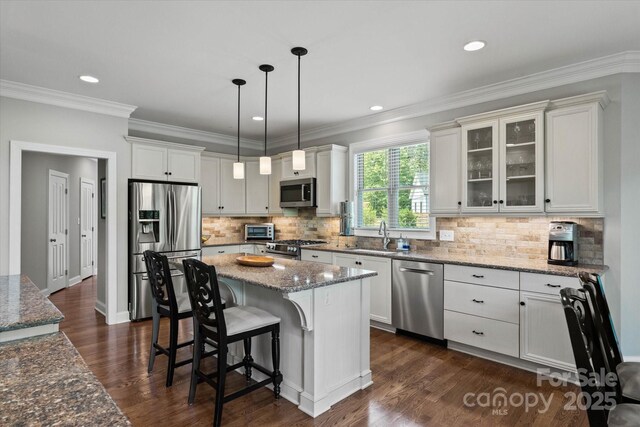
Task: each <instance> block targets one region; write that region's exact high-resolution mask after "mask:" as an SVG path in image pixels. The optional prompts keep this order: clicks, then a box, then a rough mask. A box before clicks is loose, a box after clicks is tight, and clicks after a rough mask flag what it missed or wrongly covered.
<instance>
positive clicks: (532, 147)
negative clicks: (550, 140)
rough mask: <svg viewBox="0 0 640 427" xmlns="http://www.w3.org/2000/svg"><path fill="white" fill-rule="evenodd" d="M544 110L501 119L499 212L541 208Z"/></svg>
mask: <svg viewBox="0 0 640 427" xmlns="http://www.w3.org/2000/svg"><path fill="white" fill-rule="evenodd" d="M543 117H544V113H543V111H538V112H534V113H527V114H519V115H514V116H509V117H503V118H501V119H500V128H499V132H500V197H499V199H498V204H499V206H500V212H542V211H543V210H544V200H543V196H544V188H543V187H544V177H543V172H544V164H543V162H544V148H543V147H544V136H543V129H544V127H543Z"/></svg>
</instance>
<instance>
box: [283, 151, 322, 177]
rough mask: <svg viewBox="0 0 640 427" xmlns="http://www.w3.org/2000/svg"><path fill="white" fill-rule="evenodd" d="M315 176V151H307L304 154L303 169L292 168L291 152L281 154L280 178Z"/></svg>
mask: <svg viewBox="0 0 640 427" xmlns="http://www.w3.org/2000/svg"><path fill="white" fill-rule="evenodd" d="M315 177H316V153H315V151H307V152H306V154H305V169H304V170H303V171H294V170H293V159H292V157H291V153H284V154H283V155H282V179H298V178H315Z"/></svg>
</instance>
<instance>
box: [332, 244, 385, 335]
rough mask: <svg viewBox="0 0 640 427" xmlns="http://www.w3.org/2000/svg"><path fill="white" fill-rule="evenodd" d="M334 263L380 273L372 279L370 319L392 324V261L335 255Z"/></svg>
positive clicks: (380, 258) (360, 256) (370, 257)
mask: <svg viewBox="0 0 640 427" xmlns="http://www.w3.org/2000/svg"><path fill="white" fill-rule="evenodd" d="M333 263H334V264H335V265H339V266H341V267H350V268H360V269H364V270H371V271H375V272H377V273H378V275H377V276H374V277H372V278H371V312H370V319H371V320H375V321H376V322H380V323H386V324H391V260H390V259H388V258H382V257H373V256H362V255H351V254H343V253H334V254H333Z"/></svg>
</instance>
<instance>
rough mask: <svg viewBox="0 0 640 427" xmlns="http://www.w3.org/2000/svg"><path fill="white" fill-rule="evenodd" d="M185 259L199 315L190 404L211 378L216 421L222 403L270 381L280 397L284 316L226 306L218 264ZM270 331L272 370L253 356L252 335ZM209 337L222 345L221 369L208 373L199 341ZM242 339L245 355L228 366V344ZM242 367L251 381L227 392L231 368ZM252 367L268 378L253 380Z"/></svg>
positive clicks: (193, 305)
mask: <svg viewBox="0 0 640 427" xmlns="http://www.w3.org/2000/svg"><path fill="white" fill-rule="evenodd" d="M182 262H183V264H184V274H185V276H186V279H187V288H188V294H189V299H190V301H191V308H192V310H193V313H194V317H195V319H196V327H195V331H194V332H195V333H194V339H195V341H196V345H195V346H194V354H193V367H192V376H191V387H190V389H189V404H193V401H194V399H195V394H196V386H197V384H198V382H200V381H205V382H207V383H208V384H209V385H211V386H212V387H213V388H214V389H215V390H216V401H215V411H214V416H213V425H214V426H219V425H220V424H221V421H222V407H223V404H224V403H226V402H229V401H231V400H233V399H236V398H238V397H240V396H244V395H245V394H247V393H250V392H251V391H254V390H257V389H258V388H261V387H263V386H265V385H267V384H269V383H272V384H273V392H274V395H275V397H276V399H278V398H279V397H280V384H281V383H282V374H281V373H280V319H279V318H278V317H276V316H273V315H271V314H270V313H268V312H266V311H264V310H261V309H259V308H256V307H250V306H235V307H230V308H227V309H225V310H223V308H222V304H221V298H220V288H219V283H218V277H217V274H216V269H215V267H213V266H209V265H207V264H205V263H203V262H201V261H198V260H195V259H188V260H184V261H182ZM266 333H270V334H271V356H272V363H273V370H272V371H270V370H268V369H266V368H265V367H263V366H260V365H258V364H256V363H255V362H254V361H253V358H252V357H251V338H252V337H255V336H258V335H262V334H266ZM205 338H208V339H210V340H213V341H214V342H215V343H216V344H217V348H218V361H217V371H216V372H213V373H210V374H207V373H204V372H202V370H201V369H200V362H201V360H202V358H203V355H202V347H203V346H202V345H199V343H201V342H202V340H203V339H205ZM238 341H243V343H244V353H245V356H244V359H243V360H242V361H241V362H239V363H236V364H234V365H230V366H227V355H228V351H229V350H228V345H229V344H231V343H234V342H238ZM241 367H244V371H245V376H246V378H247V383H248V385H247V386H246V387H245V388H242V389H241V390H238V391H235V392H233V393H231V394H229V395H226V396H225V394H224V385H225V378H226V375H227V372H229V371H234V370H236V369H238V368H241ZM252 368H255V369H257V370H258V371H260V372H262V373H263V374H265V375H267V376H268V378H267V379H265V380H263V381H258V382H255V381H252V380H251V375H252V374H251V370H252Z"/></svg>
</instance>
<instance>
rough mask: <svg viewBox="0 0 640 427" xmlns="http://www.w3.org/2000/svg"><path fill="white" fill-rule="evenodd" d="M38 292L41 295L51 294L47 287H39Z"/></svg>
mask: <svg viewBox="0 0 640 427" xmlns="http://www.w3.org/2000/svg"><path fill="white" fill-rule="evenodd" d="M40 293H41V294H42V296H43V297H48V296H49V295H51V292H49V289H48V288H44V289H40Z"/></svg>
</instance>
